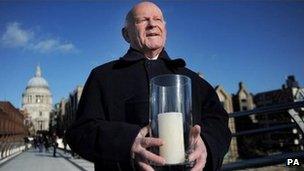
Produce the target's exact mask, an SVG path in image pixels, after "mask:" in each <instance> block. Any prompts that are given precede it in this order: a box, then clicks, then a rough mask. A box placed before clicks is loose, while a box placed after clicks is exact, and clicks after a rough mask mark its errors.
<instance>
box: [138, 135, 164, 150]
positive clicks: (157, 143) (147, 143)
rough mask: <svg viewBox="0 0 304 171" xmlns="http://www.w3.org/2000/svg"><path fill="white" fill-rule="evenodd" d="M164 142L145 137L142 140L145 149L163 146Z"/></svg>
mask: <svg viewBox="0 0 304 171" xmlns="http://www.w3.org/2000/svg"><path fill="white" fill-rule="evenodd" d="M163 143H164V142H163V140H161V139H159V138H151V137H145V138H142V139H141V145H142V147H144V148H148V147H152V146H161V145H163Z"/></svg>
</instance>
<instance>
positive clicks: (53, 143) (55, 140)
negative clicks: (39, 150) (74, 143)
mask: <svg viewBox="0 0 304 171" xmlns="http://www.w3.org/2000/svg"><path fill="white" fill-rule="evenodd" d="M57 140H58V137H57V135H56V133H55V132H54V133H53V135H52V145H53V157H56V151H57V147H58V142H57Z"/></svg>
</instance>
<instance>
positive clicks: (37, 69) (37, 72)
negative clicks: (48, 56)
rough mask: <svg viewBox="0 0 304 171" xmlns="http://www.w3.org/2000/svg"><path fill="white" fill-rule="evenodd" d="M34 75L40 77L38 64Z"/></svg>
mask: <svg viewBox="0 0 304 171" xmlns="http://www.w3.org/2000/svg"><path fill="white" fill-rule="evenodd" d="M35 77H41V69H40V66H39V65H37V67H36V73H35Z"/></svg>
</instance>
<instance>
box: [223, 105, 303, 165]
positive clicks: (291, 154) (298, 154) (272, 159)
mask: <svg viewBox="0 0 304 171" xmlns="http://www.w3.org/2000/svg"><path fill="white" fill-rule="evenodd" d="M303 107H304V101H299V102H290V103H285V104H279V105H273V106H266V107H260V108H256V109H253V110H248V111H241V112H235V113H231V114H229V117H233V118H234V119H238V118H239V117H245V116H250V115H254V116H255V117H256V118H258V117H259V116H261V115H268V116H270V115H274V114H277V113H280V112H281V113H284V114H287V115H289V117H290V118H291V120H292V121H290V122H289V123H286V122H285V123H284V122H282V123H277V124H268V125H267V124H266V125H267V126H266V127H257V128H254V129H246V130H243V131H240V132H235V133H233V134H232V136H233V137H236V138H238V137H245V138H246V136H253V135H262V134H265V133H269V132H278V131H282V130H286V129H293V128H296V129H297V130H300V131H299V133H298V134H300V138H301V139H300V141H299V142H298V143H299V144H298V145H302V146H303V143H304V141H303V135H304V122H303V117H304V116H303V115H304V110H303ZM258 122H259V121H258ZM259 143H261V144H262V143H263V141H262V142H259ZM292 143H294V142H292ZM287 158H298V159H301V160H303V159H304V150H303V148H301V149H299V150H297V151H284V152H283V151H281V152H276V153H274V154H270V155H268V156H267V155H265V156H262V157H257V158H250V159H239V160H237V161H236V162H232V163H227V164H224V165H223V167H222V170H238V169H247V168H257V167H264V166H272V165H277V164H282V163H285V162H286V160H287Z"/></svg>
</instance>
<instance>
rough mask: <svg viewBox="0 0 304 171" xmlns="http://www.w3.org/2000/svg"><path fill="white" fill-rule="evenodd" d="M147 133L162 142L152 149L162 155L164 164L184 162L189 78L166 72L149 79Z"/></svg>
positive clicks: (189, 111)
mask: <svg viewBox="0 0 304 171" xmlns="http://www.w3.org/2000/svg"><path fill="white" fill-rule="evenodd" d="M150 126H151V130H150V136H151V137H155V138H160V139H162V140H163V141H164V145H162V146H160V147H159V148H154V149H152V151H153V152H154V153H156V154H157V155H160V156H162V157H164V158H165V160H166V165H186V164H188V163H186V161H187V157H188V151H189V133H190V129H191V127H192V98H191V80H190V78H189V77H187V76H184V75H175V74H167V75H160V76H156V77H154V78H152V79H151V81H150Z"/></svg>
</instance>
